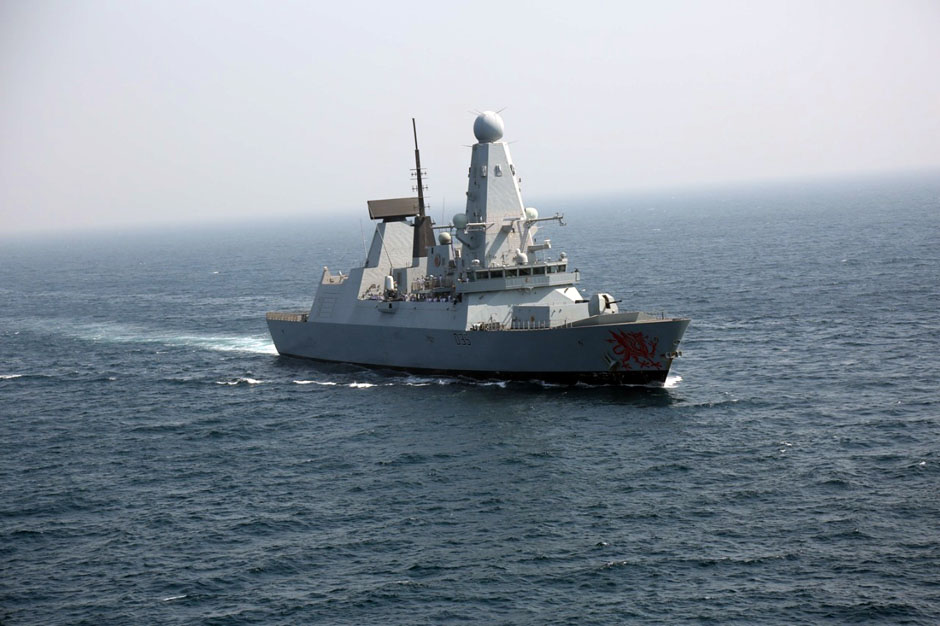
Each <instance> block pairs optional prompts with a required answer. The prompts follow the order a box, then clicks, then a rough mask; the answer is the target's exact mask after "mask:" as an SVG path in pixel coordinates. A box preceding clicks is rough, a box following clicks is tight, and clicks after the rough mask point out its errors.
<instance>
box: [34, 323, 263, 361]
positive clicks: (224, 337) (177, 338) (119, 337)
mask: <svg viewBox="0 0 940 626" xmlns="http://www.w3.org/2000/svg"><path fill="white" fill-rule="evenodd" d="M50 329H51V330H53V331H55V332H59V333H61V334H64V335H66V336H71V337H74V338H75V339H81V340H85V341H94V342H100V343H139V344H156V345H161V346H167V347H172V348H176V347H182V348H186V347H189V348H201V349H204V350H214V351H218V352H247V353H253V354H277V350H276V349H275V347H274V344H273V343H272V342H271V338H270V337H269V336H268V335H267V333H265V334H263V335H228V334H217V335H216V334H213V335H201V334H197V333H189V332H185V331H184V332H180V331H170V330H154V329H151V328H146V327H143V326H137V325H132V324H117V323H114V322H103V323H97V324H77V325H69V326H56V325H55V323H53V324H52V325H51V328H46V329H43V330H50ZM37 330H38V329H37Z"/></svg>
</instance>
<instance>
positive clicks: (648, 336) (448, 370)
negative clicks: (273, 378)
mask: <svg viewBox="0 0 940 626" xmlns="http://www.w3.org/2000/svg"><path fill="white" fill-rule="evenodd" d="M688 325H689V320H687V319H675V318H673V319H666V320H656V321H643V322H633V323H622V324H610V325H592V326H582V327H564V328H552V329H540V330H494V331H454V330H451V329H416V328H404V327H395V326H386V327H381V326H376V325H360V324H334V323H323V322H311V321H303V322H301V321H285V320H278V319H270V317H269V319H268V327H269V329H270V331H271V336H272V338H273V339H274V344H275V346H276V347H277V351H278V352H279V353H280V354H282V355H285V356H293V357H301V358H307V359H315V360H319V361H332V362H343V363H351V364H357V365H363V366H368V367H375V368H388V369H397V370H405V371H409V372H416V373H434V374H445V375H454V376H470V377H474V378H500V379H525V380H532V379H538V380H545V381H552V382H564V383H574V382H578V381H584V382H592V383H611V384H646V383H651V382H652V383H656V382H659V383H662V382H665V380H666V375H667V374H668V373H669V367H670V366H671V364H672V360H673V358H675V356H676V347H677V346H678V345H679V341H680V340H681V338H682V335H683V333H684V332H685V329H686V327H687V326H688Z"/></svg>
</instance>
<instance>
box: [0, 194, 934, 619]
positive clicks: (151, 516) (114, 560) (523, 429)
mask: <svg viewBox="0 0 940 626" xmlns="http://www.w3.org/2000/svg"><path fill="white" fill-rule="evenodd" d="M542 208H543V210H544V211H552V210H554V209H556V208H558V209H567V213H568V218H569V222H570V223H571V226H569V227H567V228H566V229H561V228H559V229H557V230H556V231H555V232H553V233H552V234H551V235H550V236H551V238H552V240H553V243H554V244H555V247H556V249H559V250H560V249H564V250H566V251H567V252H568V253H569V254H570V256H571V257H572V260H573V264H574V265H575V266H577V267H579V268H580V269H581V271H582V274H583V276H584V277H585V283H584V285H583V286H584V288H585V289H586V290H587V291H589V292H590V291H595V290H599V289H602V288H603V289H604V290H609V291H611V292H613V293H615V294H617V295H622V296H624V297H625V302H624V304H623V305H622V306H629V304H633V305H635V306H636V308H640V309H643V310H650V311H659V310H665V311H667V312H672V313H679V314H684V315H688V316H690V317H692V318H693V323H692V326H691V327H690V328H689V331H688V333H687V335H686V341H685V342H684V344H683V346H682V350H683V353H684V357H683V359H681V360H680V361H678V362H677V364H676V365H675V367H674V370H673V376H672V377H671V378H670V381H669V383H668V385H667V388H665V389H649V388H640V389H616V388H588V387H575V388H570V387H551V386H545V385H540V384H537V383H527V384H522V383H510V384H502V383H470V382H466V381H462V380H455V379H438V378H422V377H415V376H407V375H386V374H380V373H376V372H370V371H365V370H358V369H347V368H343V367H328V366H323V365H320V366H317V365H313V364H310V363H307V362H302V361H296V360H290V359H282V358H279V357H277V356H276V355H275V353H274V351H273V348H272V346H271V344H270V342H269V341H268V339H267V336H266V331H265V327H264V313H265V311H267V310H269V309H278V308H303V307H306V306H309V303H310V301H311V299H312V293H313V289H314V285H315V283H316V281H317V279H318V277H319V273H320V267H321V266H322V265H324V264H329V265H330V266H331V267H333V268H334V269H344V268H348V267H350V266H352V265H353V264H355V262H356V261H358V260H359V259H360V257H361V256H362V253H361V242H360V236H359V227H358V223H357V221H356V220H357V217H358V216H357V217H353V218H348V219H345V220H339V221H337V222H331V223H329V224H323V223H317V222H314V221H309V222H298V223H294V224H281V225H277V226H276V227H275V226H271V227H248V226H246V227H230V228H226V229H218V230H210V229H197V230H192V231H189V232H182V231H181V232H175V231H169V230H168V231H161V232H151V233H129V234H128V233H124V234H113V235H108V236H104V235H97V236H94V237H72V238H50V239H47V240H9V239H8V240H2V241H0V303H2V304H0V416H2V417H0V622H2V623H3V624H51V623H83V624H130V623H141V624H148V623H154V624H156V623H160V624H184V623H185V624H190V623H204V624H262V623H263V624H305V623H337V624H379V623H449V622H472V623H507V624H521V623H531V624H556V623H557V624H562V623H570V624H592V623H596V624H610V623H622V622H630V621H636V622H642V623H683V622H703V621H705V622H718V623H735V622H737V623H768V624H792V623H852V622H855V623H858V622H881V623H891V624H895V623H911V624H935V623H937V622H938V621H940V583H938V580H940V576H938V572H940V495H938V479H940V454H938V451H940V450H938V449H940V387H938V374H937V372H938V371H940V345H938V343H940V342H938V335H940V332H938V331H940V313H938V311H940V183H938V182H937V181H936V180H935V179H934V180H930V179H924V178H919V179H918V178H909V179H898V180H895V181H891V182H886V181H881V182H861V181H860V182H856V183H853V184H842V185H836V184H832V185H806V186H802V187H793V186H790V187H788V186H778V187H775V188H772V189H764V190H737V191H734V190H731V191H729V190H723V191H721V190H716V191H713V192H710V193H701V194H698V195H693V194H687V195H676V196H670V197H666V196H663V197H656V196H649V197H638V196H631V197H624V198H620V199H611V200H610V201H607V202H601V201H596V202H593V203H592V204H589V205H585V206H581V207H564V206H560V205H559V206H557V207H556V206H551V205H549V204H544V205H543V206H542Z"/></svg>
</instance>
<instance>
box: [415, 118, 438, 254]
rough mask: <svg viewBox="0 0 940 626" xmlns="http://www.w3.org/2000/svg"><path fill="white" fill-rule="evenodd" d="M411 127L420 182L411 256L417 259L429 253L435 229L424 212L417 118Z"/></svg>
mask: <svg viewBox="0 0 940 626" xmlns="http://www.w3.org/2000/svg"><path fill="white" fill-rule="evenodd" d="M411 129H412V131H413V132H414V137H415V178H416V179H417V183H418V215H416V216H415V225H414V229H415V234H414V244H413V245H412V249H411V256H412V257H414V258H416V259H417V258H420V257H426V256H427V255H428V246H432V245H434V231H433V230H432V228H431V218H430V217H428V216H427V215H425V213H424V183H423V182H422V180H421V152H420V151H419V150H418V127H417V125H415V118H411Z"/></svg>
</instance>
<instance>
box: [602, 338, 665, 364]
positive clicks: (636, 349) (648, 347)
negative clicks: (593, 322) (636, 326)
mask: <svg viewBox="0 0 940 626" xmlns="http://www.w3.org/2000/svg"><path fill="white" fill-rule="evenodd" d="M610 335H611V337H612V338H611V339H608V340H607V343H612V344H614V354H615V355H617V356H619V357H620V364H621V365H623V367H624V368H625V369H633V367H632V365H631V364H630V361H631V360H632V361H635V362H636V364H637V365H638V366H639V367H640V368H657V369H662V367H663V366H662V364H661V363H660V362H659V361H656V360H655V359H656V344H658V343H659V339H653V340H650V338H649V336H646V337H644V336H643V333H640V332H636V333H628V332H627V331H625V330H622V331H620V332H619V333H618V332H616V331H613V330H612V331H610Z"/></svg>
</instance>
